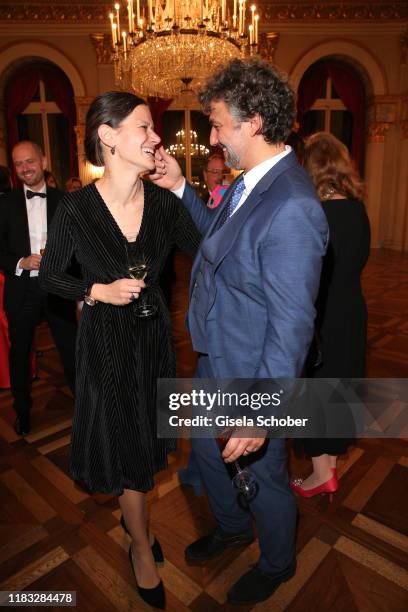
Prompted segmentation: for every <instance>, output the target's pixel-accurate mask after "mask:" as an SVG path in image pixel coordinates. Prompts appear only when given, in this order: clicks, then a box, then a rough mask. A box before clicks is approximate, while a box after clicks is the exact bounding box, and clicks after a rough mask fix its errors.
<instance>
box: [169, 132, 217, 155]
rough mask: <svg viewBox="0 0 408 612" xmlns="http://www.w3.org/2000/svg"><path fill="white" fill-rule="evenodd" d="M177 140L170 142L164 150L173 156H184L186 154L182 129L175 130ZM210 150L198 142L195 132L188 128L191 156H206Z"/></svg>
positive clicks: (184, 136)
mask: <svg viewBox="0 0 408 612" xmlns="http://www.w3.org/2000/svg"><path fill="white" fill-rule="evenodd" d="M176 139H177V142H176V143H175V144H171V145H170V146H169V147H168V148H167V149H166V152H167V153H169V154H170V155H173V156H174V157H185V155H186V133H185V131H184V130H179V131H178V132H176ZM209 154H210V150H209V149H207V147H206V146H205V145H202V144H200V143H199V142H198V136H197V132H196V131H194V130H190V155H191V157H207V156H208V155H209Z"/></svg>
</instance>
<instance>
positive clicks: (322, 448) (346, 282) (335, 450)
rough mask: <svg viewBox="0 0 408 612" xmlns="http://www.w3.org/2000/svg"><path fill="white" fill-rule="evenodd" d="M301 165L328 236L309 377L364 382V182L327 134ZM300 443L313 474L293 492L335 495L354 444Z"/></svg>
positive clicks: (316, 138)
mask: <svg viewBox="0 0 408 612" xmlns="http://www.w3.org/2000/svg"><path fill="white" fill-rule="evenodd" d="M304 166H305V169H306V170H307V171H308V173H309V174H310V176H311V178H312V181H313V183H314V185H315V187H316V190H317V192H318V194H319V197H320V199H321V202H322V207H323V210H324V212H325V214H326V217H327V221H328V224H329V235H330V238H329V245H328V250H327V253H326V256H325V258H324V262H323V269H322V276H321V282H320V290H319V295H318V299H317V304H316V307H317V318H316V332H317V337H318V338H319V340H320V350H321V356H322V363H321V364H320V365H319V366H317V367H316V368H315V370H314V373H313V376H314V377H315V378H362V377H364V376H365V359H366V343H367V306H366V303H365V300H364V295H363V293H362V289H361V280H360V279H361V273H362V271H363V268H364V266H365V265H366V263H367V259H368V256H369V251H370V226H369V221H368V217H367V213H366V210H365V206H364V204H363V194H364V186H363V182H362V180H361V178H360V177H359V175H358V173H357V172H356V170H355V169H354V167H353V164H352V161H351V159H350V155H349V152H348V150H347V148H346V147H345V145H344V144H343V143H341V142H340V141H339V140H337V138H335V137H334V136H333V135H332V134H329V133H325V132H318V133H317V134H313V135H312V136H310V137H309V139H308V140H307V141H306V147H305V155H304ZM346 418H348V417H347V415H346V416H345V419H346ZM340 421H341V418H340ZM301 442H302V444H303V449H304V451H305V453H306V454H307V455H308V456H309V457H311V459H312V463H313V472H312V474H311V475H310V476H309V477H308V478H307V479H306V480H304V481H301V480H300V479H296V480H294V481H293V482H292V489H293V490H294V491H295V492H296V493H298V494H299V495H302V496H303V497H312V496H313V495H317V494H319V493H333V492H334V491H336V490H337V487H338V483H337V471H336V462H337V456H338V455H341V454H344V453H345V452H346V451H347V448H348V446H349V445H350V444H351V443H352V439H345V438H324V439H317V438H309V439H306V438H305V439H303V440H302V441H301Z"/></svg>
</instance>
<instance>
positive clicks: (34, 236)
mask: <svg viewBox="0 0 408 612" xmlns="http://www.w3.org/2000/svg"><path fill="white" fill-rule="evenodd" d="M27 189H29V187H27V185H24V196H25V201H26V208H27V219H28V232H29V235H30V245H31V254H32V255H33V254H39V253H40V249H43V248H44V247H45V242H46V240H47V198H40V197H39V196H35V197H34V198H31V199H30V200H28V199H27V196H26V192H27ZM39 193H47V187H46V185H45V183H44V185H43V186H42V188H41V189H40V190H39ZM23 259H24V258H23V257H22V258H21V259H20V260H19V261H18V263H17V266H16V274H17V276H21V274H22V273H23V269H22V268H20V262H21V261H22V260H23ZM30 276H38V270H30Z"/></svg>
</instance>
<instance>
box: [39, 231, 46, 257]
mask: <svg viewBox="0 0 408 612" xmlns="http://www.w3.org/2000/svg"><path fill="white" fill-rule="evenodd" d="M46 244H47V232H41V242H40V245H41V247H40V255H41V256H42V255H44V253H45V245H46Z"/></svg>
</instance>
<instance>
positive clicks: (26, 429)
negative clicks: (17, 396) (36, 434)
mask: <svg viewBox="0 0 408 612" xmlns="http://www.w3.org/2000/svg"><path fill="white" fill-rule="evenodd" d="M14 431H15V432H16V434H17V435H18V436H28V434H29V433H30V431H31V423H30V419H29V418H27V417H17V418H16V420H15V421H14Z"/></svg>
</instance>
